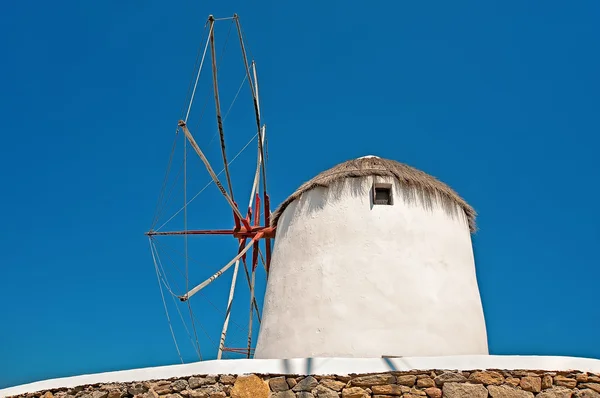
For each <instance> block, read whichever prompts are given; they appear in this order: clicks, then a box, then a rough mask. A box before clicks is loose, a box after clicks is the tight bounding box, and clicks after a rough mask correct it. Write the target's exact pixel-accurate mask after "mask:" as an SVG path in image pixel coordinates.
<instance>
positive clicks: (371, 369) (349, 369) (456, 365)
mask: <svg viewBox="0 0 600 398" xmlns="http://www.w3.org/2000/svg"><path fill="white" fill-rule="evenodd" d="M431 369H438V370H457V371H462V370H465V371H471V370H485V369H504V370H523V369H530V370H542V371H579V372H591V373H600V360H598V359H592V358H576V357H562V356H512V355H468V356H449V357H421V358H410V357H407V358H389V359H388V358H385V359H384V358H295V359H289V360H276V359H233V360H215V361H204V362H195V363H189V364H185V365H169V366H158V367H151V368H141V369H131V370H120V371H114V372H105V373H96V374H89V375H80V376H73V377H63V378H58V379H50V380H43V381H36V382H33V383H28V384H23V385H19V386H14V387H9V388H5V389H0V398H2V397H8V396H14V395H23V394H27V393H30V392H36V391H47V390H52V389H57V388H72V387H76V386H81V385H94V384H100V383H126V382H134V381H144V380H164V379H171V378H179V377H189V376H193V375H202V374H211V375H217V374H222V375H223V374H225V375H243V374H251V373H255V374H289V375H339V376H345V375H350V374H367V373H379V372H389V371H398V372H402V371H415V370H423V371H428V370H431Z"/></svg>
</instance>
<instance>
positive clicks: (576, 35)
mask: <svg viewBox="0 0 600 398" xmlns="http://www.w3.org/2000/svg"><path fill="white" fill-rule="evenodd" d="M367 4H368V5H367ZM234 12H237V13H238V14H239V15H240V17H241V20H242V25H243V27H244V30H245V33H246V36H247V40H248V45H249V48H250V51H251V52H252V55H253V57H254V58H255V59H256V61H257V65H258V68H259V79H260V93H261V106H262V110H263V121H264V122H265V123H266V124H267V126H268V127H267V131H268V135H269V147H268V149H269V169H268V170H269V178H268V179H269V191H270V193H271V197H272V201H273V203H274V204H278V203H280V202H281V201H282V200H283V199H285V197H286V196H287V195H289V194H290V193H291V192H292V191H293V190H294V189H295V188H296V187H297V186H298V185H300V184H301V183H302V182H304V181H305V180H307V179H309V178H311V177H312V176H314V175H315V174H316V173H318V172H320V171H322V170H324V169H326V168H329V167H331V166H333V165H335V164H337V163H339V162H342V161H344V160H347V159H350V158H354V157H358V156H363V155H367V154H375V155H379V156H382V157H387V158H392V159H396V160H399V161H402V162H406V163H408V164H410V165H413V166H415V167H417V168H420V169H422V170H424V171H426V172H428V173H430V174H432V175H434V176H436V177H438V178H440V179H441V180H443V181H445V182H446V183H448V184H449V185H451V186H452V187H453V188H455V189H456V190H457V191H458V192H459V193H460V194H461V195H462V196H463V197H464V198H465V199H466V200H467V201H468V202H469V203H470V204H472V205H473V206H474V207H475V208H476V210H477V211H478V213H479V218H478V224H479V228H480V230H479V232H478V233H477V234H476V235H475V236H474V238H473V242H474V250H475V255H476V263H477V272H478V279H479V286H480V290H481V294H482V300H483V305H484V310H485V313H486V322H487V326H488V337H489V347H490V352H491V353H492V354H547V355H573V356H584V357H594V358H600V345H599V344H598V343H597V341H598V338H599V337H600V332H599V330H600V305H599V304H600V298H599V297H600V295H599V294H598V280H599V278H600V267H599V266H600V263H599V261H598V256H597V251H598V247H599V243H600V226H599V225H600V213H599V212H598V207H597V199H596V198H597V196H598V194H599V193H600V188H598V184H597V183H596V181H598V173H599V171H600V170H599V167H598V165H597V160H596V157H597V156H598V148H599V145H600V139H599V138H598V132H599V131H600V121H599V120H600V119H599V118H598V109H600V95H599V94H598V93H599V92H600V78H599V77H598V71H599V70H600V56H599V55H598V54H600V28H598V24H597V21H598V16H600V3H598V2H597V1H592V0H589V1H578V2H569V3H566V2H558V1H547V2H543V4H542V3H535V2H527V1H526V2H523V1H508V2H507V1H502V2H500V1H487V2H481V1H464V2H408V1H394V2H391V1H390V2H371V3H367V2H349V1H343V2H342V1H328V2H323V1H305V2H301V3H297V2H296V3H290V2H281V1H265V2H261V3H258V2H242V1H219V2H213V4H212V5H209V4H207V3H206V2H196V1H190V0H184V1H180V2H171V3H169V4H168V5H167V4H166V3H165V2H160V1H158V0H148V1H129V2H123V1H114V0H113V1H104V2H81V1H63V2H41V1H27V2H25V1H22V2H10V3H9V4H7V5H5V6H4V7H3V12H2V13H1V14H0V50H1V53H2V55H3V57H2V62H0V75H1V76H2V79H1V81H2V90H0V116H1V117H0V126H1V128H0V131H1V134H2V145H0V167H1V170H2V171H3V172H2V176H3V189H2V194H1V195H0V203H1V204H2V208H3V209H4V212H3V225H2V233H1V237H2V239H0V249H1V250H0V265H1V270H2V277H1V278H0V302H1V303H2V305H1V306H0V319H2V322H3V324H2V327H0V387H6V386H10V385H14V384H19V383H24V382H29V381H34V380H39V379H45V378H51V377H60V376H68V375H74V374H81V373H90V372H101V371H109V370H117V369H124V368H133V367H143V366H153V365H162V364H171V363H178V362H180V359H179V357H178V355H177V352H176V350H175V347H174V345H173V342H172V339H171V335H170V332H169V328H168V324H167V322H166V319H165V314H164V311H163V308H162V301H161V298H160V292H159V289H158V285H157V280H156V275H155V273H154V269H153V263H152V259H151V256H150V251H149V247H148V241H147V239H146V237H145V236H144V235H143V233H144V232H145V231H147V230H148V229H149V227H150V225H151V223H152V218H153V215H154V211H155V209H156V199H157V196H158V194H159V191H160V187H161V183H162V179H163V176H164V172H165V168H166V165H167V160H168V156H169V152H170V148H171V144H172V142H173V138H174V131H175V127H176V123H177V120H178V119H179V118H180V117H181V109H182V106H183V105H184V102H185V99H186V92H187V88H188V84H189V81H190V78H191V74H192V68H193V65H194V61H195V59H196V52H197V49H198V47H199V46H200V45H201V36H202V31H203V26H204V22H205V20H206V17H207V16H208V14H214V15H215V16H218V17H222V16H230V15H232V14H233V13H234ZM217 27H218V31H217V35H218V36H217V46H218V48H219V49H221V48H222V46H223V43H224V40H225V37H227V30H228V27H229V25H228V23H227V22H224V23H219V25H217ZM236 44H237V42H236V40H235V37H234V36H231V41H229V42H228V46H227V50H226V51H225V52H224V54H225V55H224V58H223V59H224V61H223V64H222V65H223V69H222V70H220V79H221V92H222V101H223V104H224V105H223V107H224V108H226V107H227V106H228V104H230V103H231V102H232V99H233V98H234V96H235V93H236V91H237V89H238V87H239V85H240V83H241V81H242V78H243V69H240V67H241V63H240V62H241V60H240V59H239V52H238V51H239V49H238V47H237V46H236ZM207 71H208V69H207ZM203 77H204V79H201V82H200V85H199V97H198V98H199V100H198V106H197V108H194V111H193V113H192V116H191V118H190V120H193V121H194V122H193V123H191V124H190V125H191V126H193V129H194V131H193V132H194V134H195V135H196V136H197V139H198V141H199V143H200V145H202V146H203V148H206V151H207V153H208V155H209V157H210V158H211V161H213V162H215V164H219V163H218V162H219V147H218V140H213V141H212V142H211V137H212V136H213V134H214V131H215V123H214V115H213V112H214V111H213V109H212V108H210V107H208V108H206V109H207V111H206V112H207V115H208V116H206V117H204V118H201V117H200V112H201V111H202V109H204V108H203V103H204V101H205V100H206V99H207V98H208V99H209V100H210V94H211V92H210V88H211V87H210V80H209V79H208V78H209V75H208V74H206V75H203ZM245 89H246V90H244V91H242V93H241V94H240V97H239V99H238V100H237V101H236V103H235V107H234V108H232V113H231V115H230V116H229V119H228V120H227V121H226V123H225V133H226V135H227V140H228V141H227V145H228V151H229V152H228V153H229V154H230V156H233V155H234V154H235V153H237V151H238V150H239V149H240V148H242V147H243V145H244V144H245V143H246V142H247V140H248V139H250V138H251V137H252V135H253V124H252V113H251V107H248V105H250V95H249V93H248V91H247V86H246V87H245ZM207 96H208V97H207ZM209 104H210V102H209ZM179 144H181V141H179ZM179 148H180V147H179ZM180 152H181V151H180ZM180 152H179V153H180ZM254 156H255V152H254V150H246V151H244V152H243V153H242V155H241V156H240V157H239V158H238V159H237V160H236V161H235V163H234V164H233V165H232V173H233V175H234V177H233V179H234V185H235V187H236V189H237V190H238V192H239V194H238V195H239V197H243V198H244V199H240V202H245V201H246V200H247V199H246V198H245V197H246V196H247V191H248V186H249V181H250V179H251V178H252V177H251V174H252V172H251V171H250V169H251V168H252V164H253V157H254ZM177 164H178V165H180V164H181V163H180V160H179V163H177ZM188 170H189V177H190V178H189V184H188V190H189V192H191V193H195V192H197V191H198V190H200V188H202V186H203V185H204V183H205V182H207V181H208V175H207V174H206V172H205V171H204V170H203V169H202V165H201V163H200V162H199V161H198V160H197V159H196V158H193V157H192V156H190V161H189V164H188ZM219 170H220V167H219ZM174 192H175V194H174V196H173V202H172V203H171V204H170V205H169V207H168V211H172V212H174V211H175V210H177V209H178V208H179V207H181V206H180V205H181V204H182V203H183V196H182V194H181V189H180V187H179V186H175V189H174ZM584 194H585V195H584ZM188 213H189V214H188V217H189V218H188V219H189V221H188V222H189V225H190V227H196V228H227V227H229V226H231V213H230V212H229V211H228V210H227V207H226V204H225V203H224V201H223V199H222V198H221V197H220V196H219V193H218V191H217V189H216V188H215V187H214V186H211V187H209V188H208V189H207V190H206V191H205V192H203V193H202V194H201V195H200V196H199V197H198V199H197V200H196V201H195V202H194V204H193V205H190V209H189V211H188ZM166 218H167V217H163V220H166ZM169 227H170V228H174V229H176V228H178V227H181V217H177V218H176V219H174V220H173V221H172V223H171V224H169ZM171 242H172V243H171ZM171 242H167V243H169V244H172V245H173V247H175V248H176V247H177V245H180V244H181V241H177V240H175V239H173V240H172V241H171ZM189 243H190V254H191V255H193V256H194V258H196V259H197V260H199V261H198V262H197V263H196V262H194V263H190V279H191V283H193V282H194V281H196V282H199V281H200V280H202V279H203V278H204V277H206V276H207V275H209V274H210V273H211V272H214V271H216V270H217V269H218V268H219V267H220V266H222V265H223V264H224V263H226V262H227V261H228V259H230V258H231V257H232V256H233V254H234V252H235V246H236V245H235V242H232V241H231V240H230V239H227V238H206V239H203V238H198V239H196V238H194V239H191V238H190V241H189ZM261 276H262V277H263V278H264V274H260V273H259V279H260V277H261ZM229 278H230V274H227V276H226V277H224V278H222V280H220V281H219V283H216V284H215V286H214V288H213V289H212V290H210V291H208V290H207V292H206V294H205V296H203V297H197V300H196V301H194V311H195V314H196V316H197V317H199V318H201V319H202V321H201V323H202V325H203V327H204V328H206V334H204V332H203V330H200V329H199V330H198V335H199V340H200V344H201V347H202V351H203V354H204V357H205V358H207V359H208V358H211V357H214V355H215V349H214V345H213V344H212V343H211V339H210V338H209V337H207V335H208V336H210V337H211V338H212V339H216V338H217V336H215V334H216V335H218V331H219V330H220V327H221V323H222V320H223V316H222V312H219V311H222V309H223V308H224V305H225V300H226V294H227V289H228V283H229V281H228V279H229ZM173 279H177V274H176V273H175V271H173ZM179 279H180V280H179V282H181V278H179ZM239 280H241V281H242V282H243V277H242V274H240V278H239ZM238 286H240V290H239V295H240V296H239V297H240V300H238V302H237V303H238V306H237V307H236V315H235V317H234V321H235V322H236V325H234V326H232V332H231V333H232V339H233V340H234V341H233V342H232V345H238V346H240V345H243V344H244V340H245V337H244V333H245V332H244V327H246V324H247V322H248V320H247V305H246V303H247V288H246V291H244V285H243V283H239V284H238ZM263 290H264V282H260V283H259V284H258V291H259V293H262V291H263ZM259 301H260V300H259ZM167 302H169V299H167ZM169 304H170V305H171V308H170V315H171V318H172V320H173V327H174V329H175V331H176V333H177V336H178V342H179V345H180V349H181V351H182V356H183V358H184V360H185V361H186V362H189V361H193V360H194V358H195V354H194V350H193V347H192V344H191V343H190V341H189V339H188V337H187V335H186V333H185V330H184V329H183V328H182V325H181V321H180V320H179V318H178V315H177V312H176V311H175V309H174V307H173V303H172V301H171V302H169ZM212 304H214V307H213V306H212ZM182 309H183V315H184V316H186V315H187V313H186V311H187V308H186V307H182ZM255 324H256V323H255Z"/></svg>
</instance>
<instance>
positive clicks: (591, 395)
mask: <svg viewBox="0 0 600 398" xmlns="http://www.w3.org/2000/svg"><path fill="white" fill-rule="evenodd" d="M579 398H600V393H597V392H596V391H594V390H590V389H589V388H586V389H584V390H581V391H580V392H579Z"/></svg>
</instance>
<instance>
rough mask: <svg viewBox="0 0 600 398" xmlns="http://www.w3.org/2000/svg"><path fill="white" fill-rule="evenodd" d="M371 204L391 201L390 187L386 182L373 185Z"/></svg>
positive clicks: (387, 203) (382, 203) (388, 203)
mask: <svg viewBox="0 0 600 398" xmlns="http://www.w3.org/2000/svg"><path fill="white" fill-rule="evenodd" d="M373 204H376V205H391V204H393V203H392V187H391V185H388V184H381V185H379V184H377V185H375V186H373Z"/></svg>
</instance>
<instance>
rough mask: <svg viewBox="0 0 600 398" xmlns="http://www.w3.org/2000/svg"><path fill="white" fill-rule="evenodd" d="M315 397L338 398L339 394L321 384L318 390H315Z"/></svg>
mask: <svg viewBox="0 0 600 398" xmlns="http://www.w3.org/2000/svg"><path fill="white" fill-rule="evenodd" d="M313 395H314V396H316V397H317V398H338V397H339V394H338V393H337V392H335V391H333V390H332V389H330V388H327V387H325V386H323V385H321V384H319V385H318V386H317V388H315V389H314V390H313Z"/></svg>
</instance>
